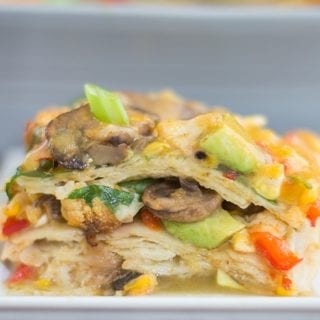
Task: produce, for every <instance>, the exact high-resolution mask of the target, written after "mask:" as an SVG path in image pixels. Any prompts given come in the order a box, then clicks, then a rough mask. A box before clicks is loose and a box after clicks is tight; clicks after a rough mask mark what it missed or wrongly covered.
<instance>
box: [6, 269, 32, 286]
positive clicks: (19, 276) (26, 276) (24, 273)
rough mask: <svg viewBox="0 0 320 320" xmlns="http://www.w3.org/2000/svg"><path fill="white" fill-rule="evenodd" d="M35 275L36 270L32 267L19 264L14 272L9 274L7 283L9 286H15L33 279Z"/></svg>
mask: <svg viewBox="0 0 320 320" xmlns="http://www.w3.org/2000/svg"><path fill="white" fill-rule="evenodd" d="M35 275H36V269H35V268H34V267H32V266H27V265H25V264H20V265H19V266H18V267H17V268H16V270H15V271H14V272H13V273H12V274H11V276H10V277H9V279H8V280H7V283H8V284H9V285H11V284H15V283H18V282H21V281H26V280H30V279H32V278H34V277H35Z"/></svg>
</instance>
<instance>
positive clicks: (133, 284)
mask: <svg viewBox="0 0 320 320" xmlns="http://www.w3.org/2000/svg"><path fill="white" fill-rule="evenodd" d="M157 284H158V282H157V277H156V276H155V275H154V274H143V275H141V276H140V277H138V278H136V279H134V280H132V281H130V282H129V283H127V284H126V285H125V286H124V288H123V292H124V294H125V295H128V296H143V295H147V294H149V293H151V292H152V291H153V290H154V288H155V287H156V286H157Z"/></svg>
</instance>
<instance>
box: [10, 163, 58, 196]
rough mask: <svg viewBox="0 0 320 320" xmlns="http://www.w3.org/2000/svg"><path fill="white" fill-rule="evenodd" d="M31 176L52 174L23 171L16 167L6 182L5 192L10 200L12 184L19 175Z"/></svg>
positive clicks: (38, 176)
mask: <svg viewBox="0 0 320 320" xmlns="http://www.w3.org/2000/svg"><path fill="white" fill-rule="evenodd" d="M22 176H24V177H32V178H47V177H51V176H52V174H51V173H48V172H44V171H25V172H23V171H22V170H21V169H20V168H18V169H17V172H16V173H15V174H14V175H13V176H12V177H11V179H10V180H9V181H8V182H7V183H6V194H7V196H8V198H9V200H11V199H12V198H13V196H14V191H13V186H14V184H15V182H16V180H17V178H19V177H22Z"/></svg>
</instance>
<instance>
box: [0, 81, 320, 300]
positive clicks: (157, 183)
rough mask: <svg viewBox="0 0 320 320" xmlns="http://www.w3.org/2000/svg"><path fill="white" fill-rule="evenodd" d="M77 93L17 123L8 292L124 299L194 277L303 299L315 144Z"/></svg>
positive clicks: (201, 110)
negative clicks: (20, 144)
mask: <svg viewBox="0 0 320 320" xmlns="http://www.w3.org/2000/svg"><path fill="white" fill-rule="evenodd" d="M85 95H86V98H85V99H83V100H81V101H80V102H78V103H77V104H76V105H75V106H68V107H60V108H51V109H47V110H44V111H42V112H40V113H39V114H38V115H37V116H36V117H35V119H34V120H33V121H30V122H29V123H28V124H27V127H26V130H25V145H26V149H27V153H26V157H25V159H24V161H23V163H22V164H21V165H20V166H19V168H18V169H17V172H16V174H15V175H14V176H13V177H12V178H11V179H10V180H9V181H8V182H7V184H6V192H7V195H8V198H9V201H8V203H7V204H6V205H5V206H4V207H3V210H2V213H1V219H0V222H1V230H2V240H3V242H4V247H3V250H2V253H1V259H2V261H3V262H4V263H6V264H7V265H8V267H9V268H10V270H11V275H10V277H9V278H8V279H7V281H6V286H7V288H8V291H9V292H11V293H21V294H55V295H133V296H134V295H146V294H151V293H153V292H158V290H159V288H160V287H161V284H162V283H169V284H170V283H171V284H172V286H174V285H175V283H176V281H178V282H179V283H180V285H181V284H182V285H183V283H184V282H185V283H188V282H190V279H191V280H192V279H194V280H196V279H201V278H205V279H211V280H210V281H208V286H211V283H212V287H213V288H214V287H215V284H214V282H215V281H216V282H217V284H218V285H219V286H222V287H227V288H230V289H233V290H238V291H239V292H240V291H241V292H248V293H254V294H267V295H285V296H292V295H312V294H315V288H314V279H315V277H316V275H317V272H318V269H319V263H320V252H319V248H320V247H319V224H318V222H317V218H318V216H319V215H320V201H319V200H318V199H319V173H320V170H319V166H320V140H319V138H318V136H316V134H313V133H310V132H307V131H294V132H290V133H288V134H287V135H284V136H279V135H277V134H275V133H274V132H273V131H271V130H269V129H267V128H266V127H265V119H264V118H263V117H261V116H250V117H242V116H239V115H234V114H232V113H230V112H229V111H227V110H226V109H224V108H208V107H206V106H205V105H203V104H201V103H198V102H193V101H186V100H184V99H182V98H180V97H178V96H176V95H175V94H174V93H172V92H170V91H163V92H160V93H150V94H139V93H132V92H113V93H111V92H108V91H105V90H104V89H101V88H99V87H97V86H94V85H86V86H85ZM214 279H215V280H214ZM187 290H188V289H187V286H186V291H187Z"/></svg>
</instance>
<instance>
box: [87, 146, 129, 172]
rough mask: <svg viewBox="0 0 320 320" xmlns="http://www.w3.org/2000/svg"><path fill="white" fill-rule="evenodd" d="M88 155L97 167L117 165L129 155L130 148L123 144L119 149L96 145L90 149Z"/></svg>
mask: <svg viewBox="0 0 320 320" xmlns="http://www.w3.org/2000/svg"><path fill="white" fill-rule="evenodd" d="M88 153H89V155H90V157H91V158H92V160H93V162H94V164H95V165H98V166H102V165H106V164H108V165H115V164H118V163H120V162H121V161H122V160H123V159H125V157H126V156H127V153H128V146H127V145H125V144H121V145H119V146H117V147H115V146H113V145H111V144H106V145H103V144H98V143H96V144H94V145H92V146H91V147H90V148H89V149H88Z"/></svg>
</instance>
